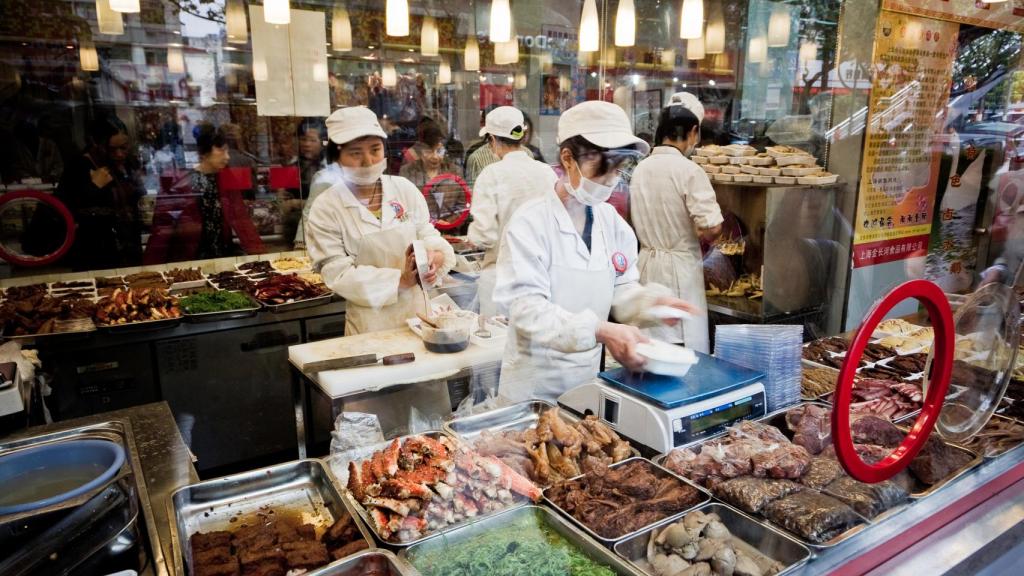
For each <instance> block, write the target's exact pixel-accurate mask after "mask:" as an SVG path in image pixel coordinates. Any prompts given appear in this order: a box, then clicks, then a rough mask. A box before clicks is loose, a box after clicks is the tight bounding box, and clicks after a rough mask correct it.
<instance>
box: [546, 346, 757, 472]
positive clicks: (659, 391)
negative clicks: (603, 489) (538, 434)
mask: <svg viewBox="0 0 1024 576" xmlns="http://www.w3.org/2000/svg"><path fill="white" fill-rule="evenodd" d="M697 358H698V362H697V363H696V364H694V365H693V367H692V368H690V370H689V372H687V373H686V375H685V376H682V377H676V376H660V375H657V374H650V373H642V372H641V373H634V372H630V371H628V370H626V369H625V368H618V369H615V370H610V371H607V372H601V373H600V374H599V375H598V376H599V378H595V379H594V380H593V381H591V382H587V383H584V384H583V385H581V386H578V387H576V388H573V389H572V390H569V391H568V392H566V393H565V394H563V395H562V396H561V397H560V398H559V399H558V402H559V404H562V405H563V406H565V407H567V408H569V409H570V410H572V411H574V412H576V413H579V414H587V413H590V414H596V415H597V416H598V417H599V418H601V419H602V420H603V421H605V422H606V423H608V424H609V425H610V426H612V427H613V428H614V429H615V430H616V431H617V432H618V433H619V434H621V435H623V436H626V437H628V438H630V439H632V440H634V441H636V442H638V443H640V444H643V445H645V446H647V447H649V448H651V449H652V450H653V451H656V452H662V453H664V452H668V451H670V450H671V449H672V448H674V447H676V446H681V445H683V444H688V443H690V442H694V441H696V440H699V439H701V438H704V437H707V436H712V435H714V434H717V433H719V432H721V431H722V430H724V429H725V427H726V426H729V425H731V424H733V423H734V422H736V421H738V420H744V419H749V418H759V417H761V416H763V415H764V414H765V407H766V402H765V391H764V384H763V383H762V382H763V381H764V378H765V375H764V374H763V373H761V372H758V371H756V370H750V369H747V368H743V367H742V366H737V365H735V364H732V363H730V362H726V361H724V360H719V359H718V358H715V357H714V356H709V355H707V354H702V353H700V352H697Z"/></svg>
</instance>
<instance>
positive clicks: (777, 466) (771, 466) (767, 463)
mask: <svg viewBox="0 0 1024 576" xmlns="http://www.w3.org/2000/svg"><path fill="white" fill-rule="evenodd" d="M750 461H751V463H752V464H753V474H754V476H762V477H766V478H799V477H801V476H803V474H804V472H805V471H806V470H807V466H809V465H810V463H811V455H810V454H808V453H807V449H805V448H804V447H803V446H797V445H796V444H792V443H790V442H788V441H787V442H786V443H785V444H782V443H780V444H775V445H773V446H771V447H770V448H768V449H766V450H764V451H761V452H757V453H755V454H754V456H753V457H752V458H751V459H750Z"/></svg>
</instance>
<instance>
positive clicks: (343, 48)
mask: <svg viewBox="0 0 1024 576" xmlns="http://www.w3.org/2000/svg"><path fill="white" fill-rule="evenodd" d="M331 48H332V49H333V50H334V51H335V52H348V51H349V50H352V21H351V20H349V17H348V8H345V7H344V6H335V7H334V15H333V16H332V17H331Z"/></svg>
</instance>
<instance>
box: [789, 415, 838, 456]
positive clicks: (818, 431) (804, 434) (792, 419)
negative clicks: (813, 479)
mask: <svg viewBox="0 0 1024 576" xmlns="http://www.w3.org/2000/svg"><path fill="white" fill-rule="evenodd" d="M786 425H787V426H788V427H789V429H790V430H791V431H792V432H793V443H794V444H796V445H798V446H803V447H804V448H806V449H807V451H808V452H810V453H811V454H819V453H821V451H822V450H824V449H825V447H826V446H828V445H829V444H831V443H832V420H831V411H830V410H829V409H828V408H825V407H824V406H818V405H816V404H806V405H804V406H800V407H797V408H794V409H792V410H790V411H789V412H786Z"/></svg>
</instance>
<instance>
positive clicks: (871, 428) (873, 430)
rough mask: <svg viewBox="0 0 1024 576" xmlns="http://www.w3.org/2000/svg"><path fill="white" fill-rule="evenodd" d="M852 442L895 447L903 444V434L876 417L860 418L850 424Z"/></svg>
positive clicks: (890, 423) (894, 426)
mask: <svg viewBox="0 0 1024 576" xmlns="http://www.w3.org/2000/svg"><path fill="white" fill-rule="evenodd" d="M850 432H851V434H852V435H853V441H854V443H857V444H875V445H878V446H886V447H890V448H893V447H896V446H899V444H900V442H903V432H901V431H900V429H899V428H897V427H896V425H895V424H893V423H892V422H890V421H888V420H884V419H882V418H879V417H877V416H870V415H869V416H860V417H858V418H856V419H855V420H854V421H853V422H851V423H850Z"/></svg>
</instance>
